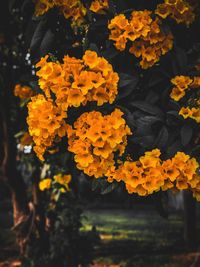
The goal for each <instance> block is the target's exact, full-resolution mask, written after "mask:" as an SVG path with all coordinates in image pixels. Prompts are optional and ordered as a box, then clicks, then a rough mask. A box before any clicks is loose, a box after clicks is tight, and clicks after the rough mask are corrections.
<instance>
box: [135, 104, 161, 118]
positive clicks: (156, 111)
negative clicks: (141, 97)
mask: <svg viewBox="0 0 200 267" xmlns="http://www.w3.org/2000/svg"><path fill="white" fill-rule="evenodd" d="M130 105H131V106H132V107H136V108H138V109H140V110H142V111H144V112H147V113H149V114H152V115H158V116H163V115H164V114H163V112H162V110H161V109H160V108H158V107H156V106H155V105H152V104H149V103H148V102H146V101H134V102H132V103H131V104H130Z"/></svg>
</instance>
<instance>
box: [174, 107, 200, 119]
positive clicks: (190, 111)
mask: <svg viewBox="0 0 200 267" xmlns="http://www.w3.org/2000/svg"><path fill="white" fill-rule="evenodd" d="M179 115H181V116H183V118H184V119H187V118H191V119H193V120H195V121H196V122H197V123H200V107H192V108H190V107H182V108H181V109H180V111H179Z"/></svg>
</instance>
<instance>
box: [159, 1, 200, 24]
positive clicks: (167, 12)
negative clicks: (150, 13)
mask: <svg viewBox="0 0 200 267" xmlns="http://www.w3.org/2000/svg"><path fill="white" fill-rule="evenodd" d="M194 8H195V6H194V5H192V4H190V3H189V1H186V0H164V3H162V4H159V5H158V6H157V8H156V11H155V13H156V14H157V15H158V16H160V17H161V18H163V19H165V18H167V17H168V16H170V17H171V18H173V19H174V20H175V21H176V22H177V23H184V24H186V25H187V26H188V25H190V24H191V23H192V22H193V21H194V19H195V13H194Z"/></svg>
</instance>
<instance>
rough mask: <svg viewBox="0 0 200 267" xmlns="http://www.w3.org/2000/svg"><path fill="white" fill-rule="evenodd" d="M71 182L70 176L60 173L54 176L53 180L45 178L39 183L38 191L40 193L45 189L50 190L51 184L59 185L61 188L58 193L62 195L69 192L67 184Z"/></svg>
mask: <svg viewBox="0 0 200 267" xmlns="http://www.w3.org/2000/svg"><path fill="white" fill-rule="evenodd" d="M71 180H72V176H71V175H70V174H68V175H63V174H61V173H59V174H57V175H54V177H53V180H52V179H50V178H45V179H43V180H41V181H40V183H39V189H40V190H41V191H44V190H46V189H50V188H51V186H52V184H60V185H61V186H62V188H61V189H60V191H61V192H62V193H64V192H66V191H69V190H70V189H69V183H70V182H71Z"/></svg>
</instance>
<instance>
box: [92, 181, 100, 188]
mask: <svg viewBox="0 0 200 267" xmlns="http://www.w3.org/2000/svg"><path fill="white" fill-rule="evenodd" d="M98 187H99V180H98V179H96V178H94V179H93V180H92V191H95V190H96V189H97V188H98Z"/></svg>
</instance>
